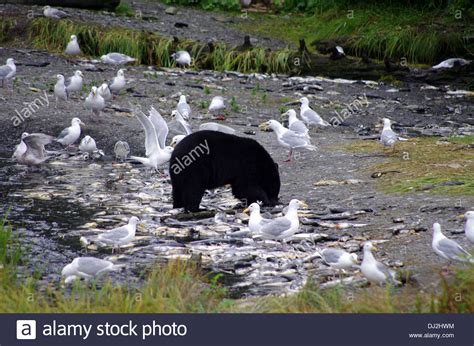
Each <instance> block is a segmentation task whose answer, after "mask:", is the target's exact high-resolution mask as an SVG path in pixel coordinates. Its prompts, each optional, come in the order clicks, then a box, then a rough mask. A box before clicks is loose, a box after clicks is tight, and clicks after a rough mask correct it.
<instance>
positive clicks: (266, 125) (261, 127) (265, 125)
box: [258, 122, 268, 130]
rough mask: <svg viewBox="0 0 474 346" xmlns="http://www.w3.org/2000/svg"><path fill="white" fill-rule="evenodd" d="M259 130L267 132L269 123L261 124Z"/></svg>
mask: <svg viewBox="0 0 474 346" xmlns="http://www.w3.org/2000/svg"><path fill="white" fill-rule="evenodd" d="M258 128H260V129H262V130H266V129H268V123H267V122H264V123H261V124H260V125H258Z"/></svg>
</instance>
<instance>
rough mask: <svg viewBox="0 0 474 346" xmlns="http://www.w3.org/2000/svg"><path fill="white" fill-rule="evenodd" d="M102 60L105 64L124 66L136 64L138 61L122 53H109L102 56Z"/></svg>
mask: <svg viewBox="0 0 474 346" xmlns="http://www.w3.org/2000/svg"><path fill="white" fill-rule="evenodd" d="M100 60H102V62H103V63H104V64H112V65H123V64H127V63H129V62H134V61H136V60H137V59H134V58H132V57H129V56H128V55H125V54H122V53H109V54H105V55H102V56H101V57H100Z"/></svg>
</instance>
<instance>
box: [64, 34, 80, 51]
mask: <svg viewBox="0 0 474 346" xmlns="http://www.w3.org/2000/svg"><path fill="white" fill-rule="evenodd" d="M64 54H67V55H80V54H81V48H79V43H77V36H76V35H71V40H70V41H69V43H68V44H67V46H66V50H65V51H64Z"/></svg>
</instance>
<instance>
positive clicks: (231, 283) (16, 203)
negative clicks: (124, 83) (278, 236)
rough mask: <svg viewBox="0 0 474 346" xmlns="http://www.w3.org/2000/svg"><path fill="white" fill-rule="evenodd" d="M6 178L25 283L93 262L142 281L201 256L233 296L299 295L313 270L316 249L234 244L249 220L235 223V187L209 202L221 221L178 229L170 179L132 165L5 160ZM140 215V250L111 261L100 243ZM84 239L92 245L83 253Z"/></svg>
mask: <svg viewBox="0 0 474 346" xmlns="http://www.w3.org/2000/svg"><path fill="white" fill-rule="evenodd" d="M0 180H1V181H2V184H1V193H2V196H4V197H5V198H4V200H5V203H4V204H3V206H2V210H1V212H2V213H8V219H9V222H10V224H11V225H12V226H13V227H14V229H15V232H17V233H18V234H19V235H20V239H21V241H22V242H23V243H24V244H25V246H26V247H27V248H28V259H29V260H30V262H29V264H28V268H27V269H26V270H24V271H23V272H22V275H24V276H28V275H29V273H31V272H32V271H33V270H40V271H41V272H42V273H43V278H42V280H43V281H44V282H45V283H47V282H51V281H53V282H54V281H59V280H60V271H61V269H62V267H63V266H64V265H65V264H67V263H68V262H70V261H71V260H72V259H73V258H74V257H76V256H81V255H86V254H87V255H89V256H97V257H100V258H108V259H110V260H112V261H114V262H116V263H120V264H122V265H123V270H122V271H121V272H119V273H111V274H110V275H112V276H113V277H114V279H116V280H118V281H135V282H136V280H138V281H139V279H138V275H137V274H138V273H140V272H142V271H143V270H147V269H149V268H151V267H152V266H153V265H154V263H156V262H163V261H166V260H170V259H177V258H180V259H185V260H190V259H192V258H195V256H197V257H199V258H200V261H201V266H202V268H203V269H204V270H205V271H211V272H213V273H221V274H223V279H222V282H223V284H224V285H227V286H228V288H229V289H230V295H231V296H234V297H235V296H242V295H254V294H268V293H283V292H288V291H294V290H297V289H299V288H301V287H302V285H304V283H305V281H306V278H307V273H308V269H311V263H306V264H305V263H304V262H302V261H301V259H302V258H304V257H307V256H308V253H309V252H311V251H313V250H314V247H313V245H314V244H309V243H308V244H304V246H301V249H297V248H296V247H295V246H289V247H286V248H282V247H281V245H280V244H278V243H276V242H271V241H266V242H263V241H260V240H254V239H252V237H251V235H249V234H246V235H245V232H244V235H245V236H244V237H241V236H239V237H234V236H231V234H232V233H233V232H235V231H242V230H245V229H246V225H245V224H244V223H242V219H245V218H246V217H245V216H242V215H239V214H237V215H235V211H233V210H232V208H233V207H235V206H237V205H238V204H239V201H238V200H236V199H234V198H233V197H232V195H231V193H230V190H229V189H221V190H218V191H217V192H215V193H212V194H211V193H209V194H207V195H206V196H205V198H204V199H203V203H202V205H203V206H207V207H209V208H211V206H215V207H216V206H217V208H216V213H218V217H216V218H214V217H212V218H205V219H197V220H191V221H179V220H177V219H176V218H175V217H176V216H177V213H178V211H177V210H172V200H171V185H170V183H169V179H168V178H167V177H166V176H163V175H162V174H154V173H153V174H152V173H151V172H149V171H148V170H147V169H144V168H143V167H141V166H134V165H132V164H130V163H115V162H110V161H109V162H94V161H92V160H89V159H85V158H84V157H83V156H82V155H77V156H74V155H72V156H69V155H63V156H62V157H59V158H55V159H53V160H51V161H50V162H49V164H47V165H44V166H42V167H41V168H39V169H38V168H26V167H24V166H20V165H16V164H14V163H13V162H11V161H10V160H2V161H1V165H0ZM280 209H281V208H280ZM222 210H223V211H224V212H222ZM133 215H135V216H138V217H139V218H140V219H141V221H142V222H143V223H144V225H145V227H144V229H139V230H138V231H137V236H136V240H135V241H134V242H133V244H131V245H127V246H124V247H123V248H122V249H121V250H120V251H119V253H118V254H112V253H111V249H110V248H103V247H100V246H98V245H97V244H94V243H93V239H94V238H95V237H96V236H97V234H99V233H100V232H102V231H103V230H106V229H111V228H114V227H116V226H118V225H122V224H124V223H125V222H126V220H127V218H128V217H130V216H133ZM81 237H86V239H89V240H92V243H91V244H89V245H87V246H86V247H84V246H83V245H82V244H81V241H80V238H81ZM298 242H299V243H301V242H300V241H297V243H298ZM193 256H194V257H193ZM298 259H299V260H298Z"/></svg>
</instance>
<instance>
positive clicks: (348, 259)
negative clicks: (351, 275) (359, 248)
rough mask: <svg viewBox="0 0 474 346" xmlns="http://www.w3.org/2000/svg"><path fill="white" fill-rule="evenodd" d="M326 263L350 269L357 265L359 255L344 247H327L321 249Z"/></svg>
mask: <svg viewBox="0 0 474 346" xmlns="http://www.w3.org/2000/svg"><path fill="white" fill-rule="evenodd" d="M319 254H320V255H321V258H322V259H323V261H324V263H326V264H327V265H328V266H330V267H332V268H334V269H337V270H348V269H353V268H354V267H357V266H358V265H357V262H358V257H357V255H356V254H355V253H349V252H347V251H344V250H342V249H333V248H326V249H322V250H321V251H319Z"/></svg>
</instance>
